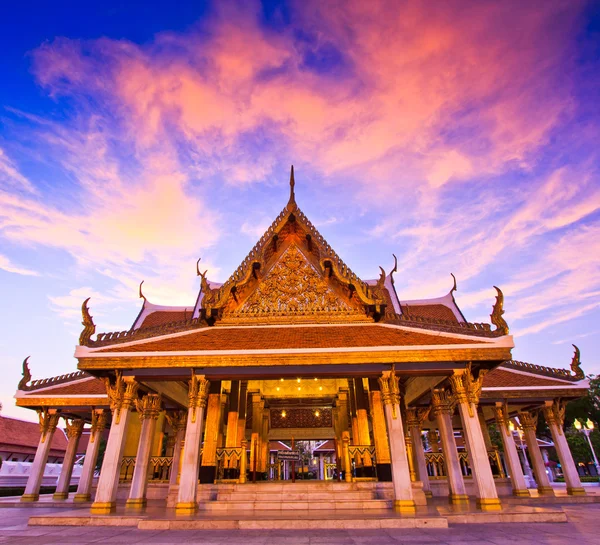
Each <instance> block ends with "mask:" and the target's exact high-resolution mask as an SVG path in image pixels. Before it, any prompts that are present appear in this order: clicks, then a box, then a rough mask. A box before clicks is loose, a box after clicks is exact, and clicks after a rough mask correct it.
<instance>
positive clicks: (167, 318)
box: [139, 310, 192, 329]
mask: <svg viewBox="0 0 600 545" xmlns="http://www.w3.org/2000/svg"><path fill="white" fill-rule="evenodd" d="M191 317H192V312H190V311H185V310H166V311H161V310H157V311H155V312H152V313H150V314H148V316H146V318H144V321H143V322H142V323H141V324H140V326H139V328H140V329H146V328H148V327H156V326H159V325H163V324H169V323H171V322H182V321H184V320H189V319H190V318H191Z"/></svg>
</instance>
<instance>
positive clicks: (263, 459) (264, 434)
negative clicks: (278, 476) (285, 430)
mask: <svg viewBox="0 0 600 545" xmlns="http://www.w3.org/2000/svg"><path fill="white" fill-rule="evenodd" d="M260 450H261V454H260V471H261V473H265V472H266V471H267V463H268V461H269V415H268V414H267V412H266V411H263V418H262V431H261V437H260Z"/></svg>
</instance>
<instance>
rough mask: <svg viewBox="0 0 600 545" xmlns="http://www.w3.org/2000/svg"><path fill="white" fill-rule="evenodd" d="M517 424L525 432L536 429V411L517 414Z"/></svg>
mask: <svg viewBox="0 0 600 545" xmlns="http://www.w3.org/2000/svg"><path fill="white" fill-rule="evenodd" d="M519 422H520V423H521V427H522V428H523V429H524V430H525V431H528V430H533V431H535V429H536V428H537V422H538V413H537V411H521V412H519Z"/></svg>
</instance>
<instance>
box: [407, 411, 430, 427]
mask: <svg viewBox="0 0 600 545" xmlns="http://www.w3.org/2000/svg"><path fill="white" fill-rule="evenodd" d="M430 411H431V407H406V427H407V428H408V430H411V429H413V428H416V429H418V430H419V431H421V430H422V428H423V422H425V420H427V417H428V416H429V412H430Z"/></svg>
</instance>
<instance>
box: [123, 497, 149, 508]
mask: <svg viewBox="0 0 600 545" xmlns="http://www.w3.org/2000/svg"><path fill="white" fill-rule="evenodd" d="M125 507H128V508H131V509H141V508H142V507H146V498H129V499H128V500H127V502H125Z"/></svg>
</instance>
